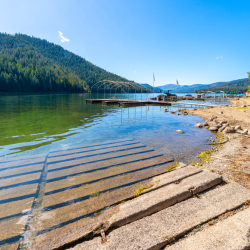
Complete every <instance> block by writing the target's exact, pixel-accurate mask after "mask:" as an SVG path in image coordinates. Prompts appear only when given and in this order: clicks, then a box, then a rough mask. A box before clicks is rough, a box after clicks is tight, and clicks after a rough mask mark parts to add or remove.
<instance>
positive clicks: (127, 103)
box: [85, 99, 216, 107]
mask: <svg viewBox="0 0 250 250" xmlns="http://www.w3.org/2000/svg"><path fill="white" fill-rule="evenodd" d="M85 102H86V103H92V104H95V103H102V104H106V105H108V104H119V105H120V106H123V107H129V106H144V105H160V106H182V107H187V106H188V107H216V105H211V104H204V103H188V102H167V101H151V100H149V101H140V100H129V99H86V100H85Z"/></svg>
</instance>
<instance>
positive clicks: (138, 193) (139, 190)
mask: <svg viewBox="0 0 250 250" xmlns="http://www.w3.org/2000/svg"><path fill="white" fill-rule="evenodd" d="M152 186H153V184H151V185H149V186H147V187H141V188H138V189H137V191H136V193H135V197H138V196H139V195H140V194H141V192H142V191H143V190H145V189H149V188H151V187H152Z"/></svg>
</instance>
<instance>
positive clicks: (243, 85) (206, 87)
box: [158, 78, 250, 93]
mask: <svg viewBox="0 0 250 250" xmlns="http://www.w3.org/2000/svg"><path fill="white" fill-rule="evenodd" d="M249 85H250V81H249V79H248V78H243V79H238V80H233V81H229V82H215V83H211V84H193V85H176V84H166V85H163V86H158V88H161V89H163V90H172V91H175V92H177V93H194V92H195V91H196V92H197V91H199V90H203V91H219V90H223V91H225V92H226V93H229V92H230V91H231V92H237V91H239V93H243V92H246V90H247V88H248V86H249Z"/></svg>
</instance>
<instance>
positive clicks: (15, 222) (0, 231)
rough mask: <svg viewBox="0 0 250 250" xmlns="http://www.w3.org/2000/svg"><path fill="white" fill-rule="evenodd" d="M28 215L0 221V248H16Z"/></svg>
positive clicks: (8, 249) (14, 249) (6, 249)
mask: <svg viewBox="0 0 250 250" xmlns="http://www.w3.org/2000/svg"><path fill="white" fill-rule="evenodd" d="M27 219H28V216H27V215H26V216H23V217H20V218H14V219H10V220H6V221H1V222H0V249H1V250H16V249H17V247H18V244H19V239H20V238H21V235H22V233H23V231H24V228H25V224H26V222H27Z"/></svg>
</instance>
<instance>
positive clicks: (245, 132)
mask: <svg viewBox="0 0 250 250" xmlns="http://www.w3.org/2000/svg"><path fill="white" fill-rule="evenodd" d="M238 131H239V132H238ZM236 132H237V133H239V134H242V135H247V134H248V129H244V130H237V131H236Z"/></svg>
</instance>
